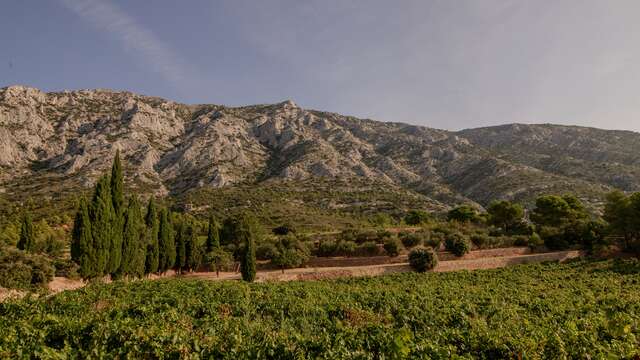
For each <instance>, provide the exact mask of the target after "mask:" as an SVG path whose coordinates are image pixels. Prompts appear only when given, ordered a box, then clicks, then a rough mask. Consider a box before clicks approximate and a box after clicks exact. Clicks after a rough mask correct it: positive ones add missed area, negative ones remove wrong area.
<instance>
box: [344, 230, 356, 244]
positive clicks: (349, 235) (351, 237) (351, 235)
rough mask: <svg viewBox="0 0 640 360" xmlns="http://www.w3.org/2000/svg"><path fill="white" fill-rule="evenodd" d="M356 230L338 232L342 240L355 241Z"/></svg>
mask: <svg viewBox="0 0 640 360" xmlns="http://www.w3.org/2000/svg"><path fill="white" fill-rule="evenodd" d="M357 235H358V232H357V231H356V230H354V229H347V230H342V232H341V233H340V240H344V241H356V237H357Z"/></svg>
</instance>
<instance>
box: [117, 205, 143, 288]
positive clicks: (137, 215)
mask: <svg viewBox="0 0 640 360" xmlns="http://www.w3.org/2000/svg"><path fill="white" fill-rule="evenodd" d="M124 215H125V216H124V219H125V220H124V233H123V237H122V264H121V266H120V269H119V270H118V273H119V274H122V275H129V276H134V277H141V276H142V275H144V266H145V253H146V243H145V239H144V225H143V222H142V214H141V212H140V203H138V199H137V197H135V196H132V197H131V198H130V199H129V206H128V207H127V210H126V211H125V214H124Z"/></svg>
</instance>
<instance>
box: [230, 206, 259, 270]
mask: <svg viewBox="0 0 640 360" xmlns="http://www.w3.org/2000/svg"><path fill="white" fill-rule="evenodd" d="M238 225H239V226H238V227H237V228H236V233H235V236H234V237H235V239H236V241H238V242H240V243H244V244H245V247H244V252H243V254H242V261H241V262H240V272H241V273H242V280H244V281H248V282H252V281H254V280H255V279H256V244H255V235H256V234H255V229H254V226H253V225H254V224H253V222H252V219H250V218H249V217H248V216H246V215H245V216H243V217H242V219H241V220H240V223H239V224H238Z"/></svg>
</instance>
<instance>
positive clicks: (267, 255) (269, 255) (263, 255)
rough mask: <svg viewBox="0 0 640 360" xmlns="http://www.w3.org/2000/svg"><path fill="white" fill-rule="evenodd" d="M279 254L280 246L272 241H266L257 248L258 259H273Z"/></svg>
mask: <svg viewBox="0 0 640 360" xmlns="http://www.w3.org/2000/svg"><path fill="white" fill-rule="evenodd" d="M277 254H278V248H277V247H276V245H275V244H273V243H271V242H264V243H262V244H260V245H258V247H257V248H256V259H258V260H271V259H273V257H274V256H276V255H277Z"/></svg>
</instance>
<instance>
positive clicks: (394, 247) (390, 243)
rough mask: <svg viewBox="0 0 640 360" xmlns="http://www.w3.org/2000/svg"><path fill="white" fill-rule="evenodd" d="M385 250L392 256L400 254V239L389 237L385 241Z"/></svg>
mask: <svg viewBox="0 0 640 360" xmlns="http://www.w3.org/2000/svg"><path fill="white" fill-rule="evenodd" d="M384 251H385V252H386V253H387V255H389V256H391V257H396V256H398V255H399V254H400V241H398V239H394V238H389V239H386V240H385V241H384Z"/></svg>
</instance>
